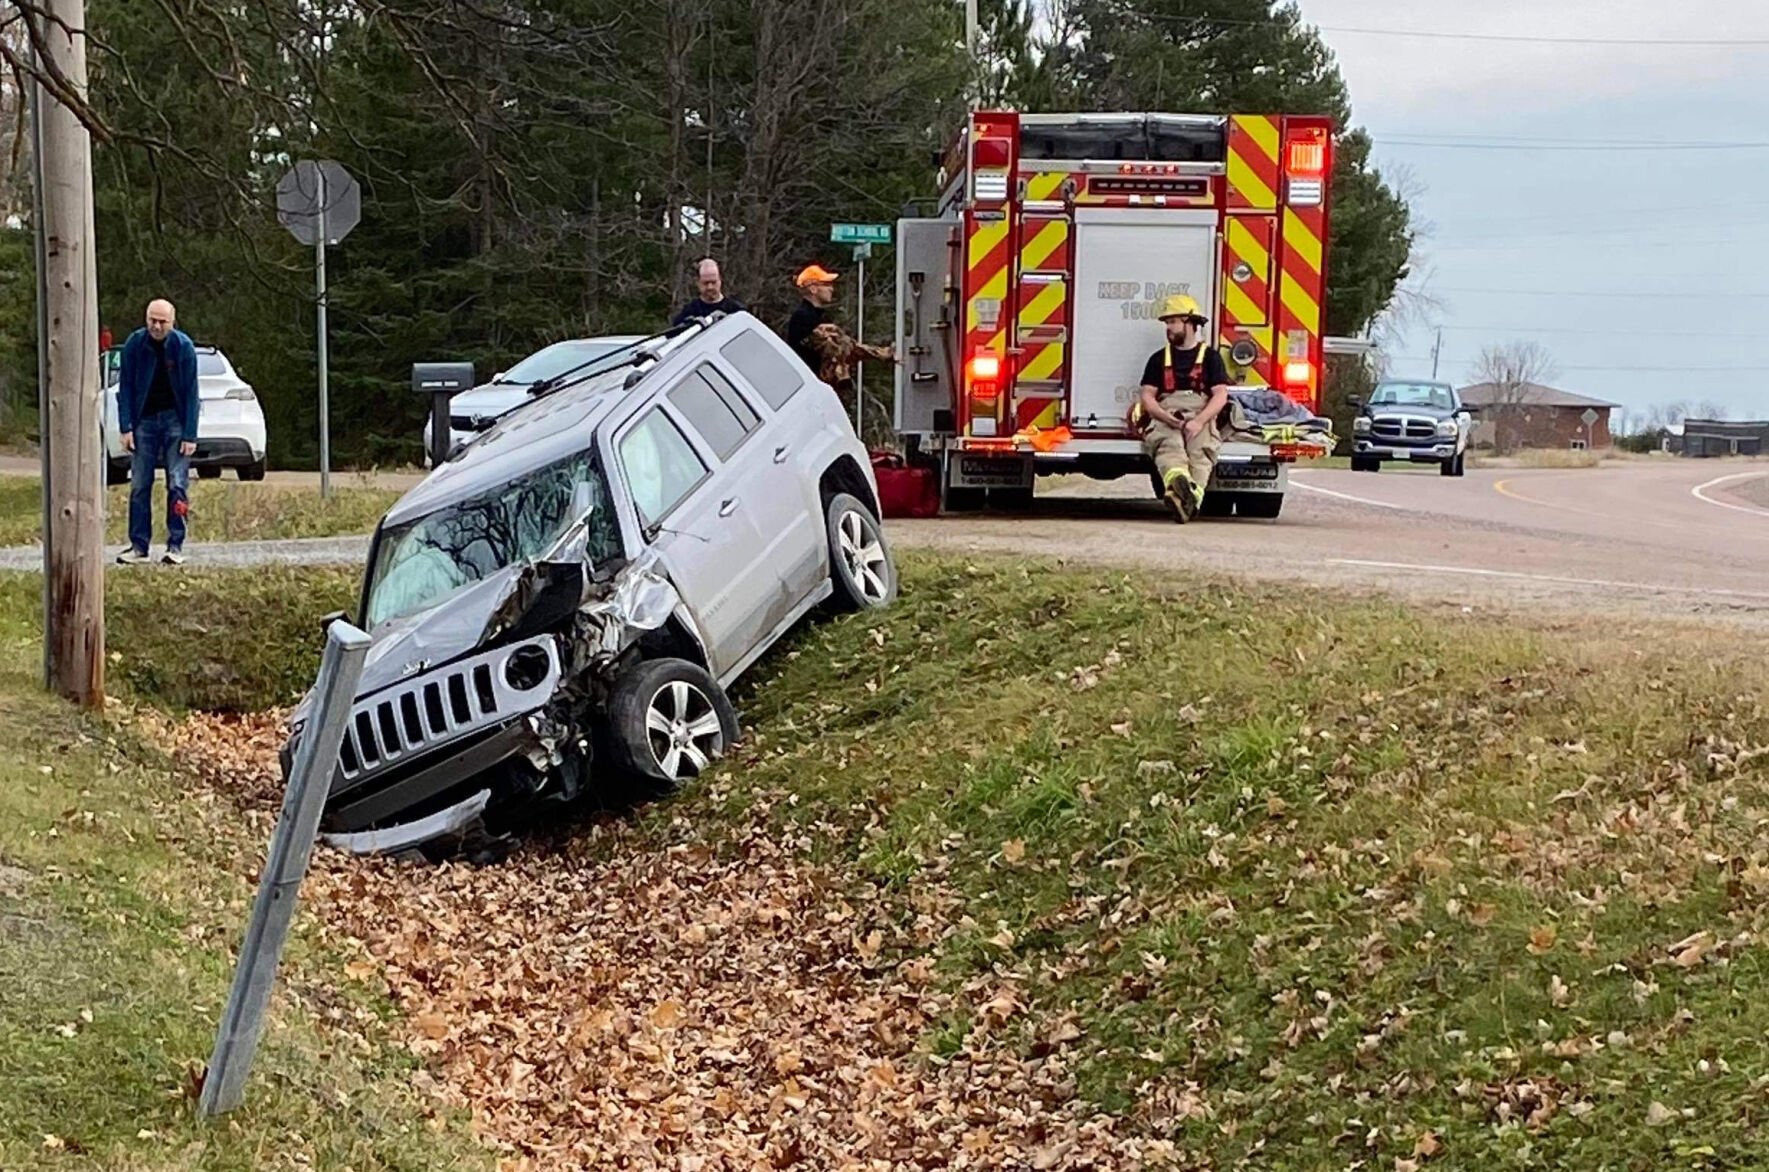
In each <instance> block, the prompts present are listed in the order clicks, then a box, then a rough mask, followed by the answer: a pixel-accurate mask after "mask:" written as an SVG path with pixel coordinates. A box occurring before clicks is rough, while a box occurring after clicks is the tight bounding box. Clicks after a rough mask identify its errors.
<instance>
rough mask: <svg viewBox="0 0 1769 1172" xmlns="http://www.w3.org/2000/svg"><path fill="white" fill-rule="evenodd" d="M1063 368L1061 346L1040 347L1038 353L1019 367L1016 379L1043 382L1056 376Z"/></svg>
mask: <svg viewBox="0 0 1769 1172" xmlns="http://www.w3.org/2000/svg"><path fill="white" fill-rule="evenodd" d="M1062 366H1063V348H1062V347H1061V346H1041V347H1039V350H1038V353H1037V354H1035V355H1033V356H1032V357H1031V358H1030V359H1028V360H1027V362H1026V364H1025V365H1024V366H1022V367H1020V369H1019V371H1018V372H1017V377H1018V378H1020V379H1023V380H1026V381H1028V382H1043V381H1045V380H1047V379H1052V378H1055V377H1056V376H1057V373H1058V372H1059V371H1060V370H1061V369H1062Z"/></svg>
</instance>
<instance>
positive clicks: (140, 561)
mask: <svg viewBox="0 0 1769 1172" xmlns="http://www.w3.org/2000/svg"><path fill="white" fill-rule="evenodd" d="M152 560H153V559H152V558H150V557H148V556H147V551H146V550H145V549H133V548H131V549H126V550H124V551H123V552H122V553H120V554H118V555H117V564H118V565H119V566H145V565H147V563H148V562H150V561H152Z"/></svg>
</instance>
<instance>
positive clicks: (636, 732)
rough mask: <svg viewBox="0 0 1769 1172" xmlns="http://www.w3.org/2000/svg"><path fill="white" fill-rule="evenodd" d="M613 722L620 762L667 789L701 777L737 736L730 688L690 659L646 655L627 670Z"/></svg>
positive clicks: (617, 685) (613, 701) (613, 703)
mask: <svg viewBox="0 0 1769 1172" xmlns="http://www.w3.org/2000/svg"><path fill="white" fill-rule="evenodd" d="M608 725H609V733H610V734H611V735H610V737H609V740H610V745H609V749H610V750H611V753H612V755H613V757H614V761H615V764H616V765H618V766H620V767H621V768H622V769H624V770H626V771H627V772H628V773H631V774H632V775H633V776H635V777H637V778H640V779H642V780H644V781H645V782H648V783H649V784H650V785H651V786H652V787H653V788H655V789H657V790H659V791H662V792H665V793H668V792H673V791H674V790H676V789H679V788H680V787H681V786H682V785H683V784H684V783H686V782H688V781H692V780H693V779H694V778H696V777H699V776H700V774H701V773H703V772H704V771H705V770H706V769H707V768H708V767H709V766H710V765H711V764H712V763H713V762H714V761H715V760H717V759H718V758H719V757H722V756H724V753H725V750H726V749H728V748H730V747H731V745H732V744H734V743H735V742H736V740H737V711H736V709H734V708H732V707H731V701H730V698H729V697H727V696H726V695H725V689H723V688H721V687H719V684H718V681H717V680H715V679H713V678H712V676H711V675H709V674H708V673H707V671H706V669H705V668H703V667H701V666H700V665H699V664H696V663H690V662H688V661H687V660H686V659H643V660H640V661H639V662H638V663H635V664H633V665H632V666H631V667H629V668H627V669H626V670H625V671H624V672H622V673H621V674H620V676H619V677H618V678H617V679H616V680H615V681H614V690H613V694H612V695H611V696H610V698H609V704H608Z"/></svg>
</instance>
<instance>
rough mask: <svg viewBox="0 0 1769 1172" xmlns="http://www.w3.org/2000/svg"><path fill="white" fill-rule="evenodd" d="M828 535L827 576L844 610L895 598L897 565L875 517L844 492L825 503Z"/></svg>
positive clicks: (881, 604)
mask: <svg viewBox="0 0 1769 1172" xmlns="http://www.w3.org/2000/svg"><path fill="white" fill-rule="evenodd" d="M824 526H825V528H826V530H827V531H828V534H829V577H830V580H831V581H832V582H833V583H834V584H835V599H836V603H837V605H839V606H840V607H841V608H842V609H844V610H876V609H878V608H879V607H884V606H889V605H890V604H891V603H892V602H894V601H896V598H897V567H896V564H895V563H894V562H893V561H892V560H891V550H890V547H889V546H888V545H886V544H885V539H884V530H883V529H881V528H879V524H878V518H876V517H874V516H873V515H872V511H871V510H870V509H868V508H867V507H866V506H865V505H863V504H861V503H860V502H859V501H858V500H857V499H855V498H854V497H852V496H849V495H848V494H847V493H845V492H838V493H836V494H835V495H834V496H832V497H830V498H829V504H827V505H826V506H824Z"/></svg>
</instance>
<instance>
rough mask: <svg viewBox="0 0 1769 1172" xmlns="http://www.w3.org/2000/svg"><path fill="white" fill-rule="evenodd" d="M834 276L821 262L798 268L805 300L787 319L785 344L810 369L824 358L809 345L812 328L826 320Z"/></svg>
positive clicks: (832, 294) (799, 282)
mask: <svg viewBox="0 0 1769 1172" xmlns="http://www.w3.org/2000/svg"><path fill="white" fill-rule="evenodd" d="M835 278H836V274H835V273H832V272H830V271H829V270H828V269H826V268H824V267H823V266H822V265H810V266H808V267H806V268H804V269H801V270H800V271H799V275H798V279H797V280H796V282H795V284H797V285H798V287H799V292H800V293H801V294H803V296H804V300H803V301H800V302H799V305H798V308H797V309H795V310H793V311H792V316H791V317H790V318H788V319H787V321H786V344H787V345H788V346H791V347H792V351H793V353H794V354H797V355H798V356H799V358H800V359H802V360H803V361H804V364H805V365H806V366H808V367H810V368H811V369H812V370H816V369H817V367H818V366H819V365H821V364H822V362H823V359H822V358H821V357H820V356H819V355H818V353H817V352H816V351H815V350H814V349H812V348H811V331H812V330H815V329H816V328H817V327H818V326H820V325H822V324H823V323H824V322H826V321H828V320H829V307H830V306H831V305H833V304H834V303H835Z"/></svg>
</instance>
